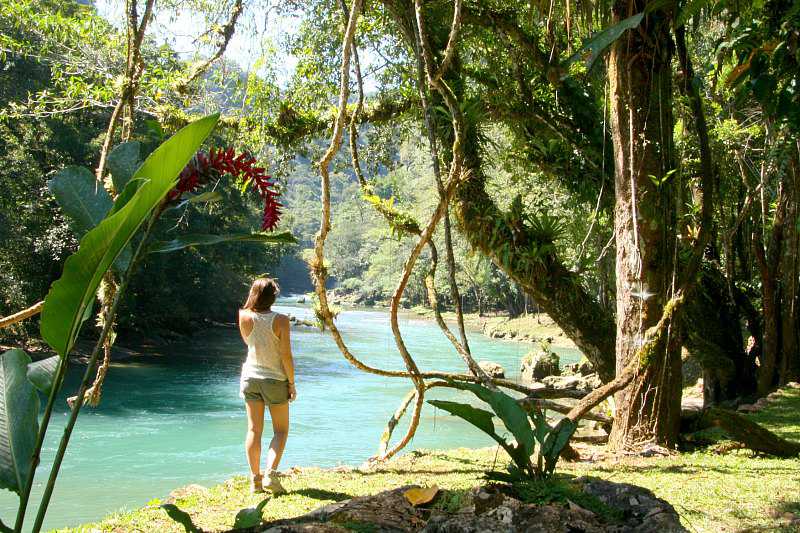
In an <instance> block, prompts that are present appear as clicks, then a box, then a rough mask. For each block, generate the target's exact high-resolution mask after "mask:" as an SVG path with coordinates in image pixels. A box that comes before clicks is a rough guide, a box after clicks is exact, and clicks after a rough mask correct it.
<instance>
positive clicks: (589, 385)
mask: <svg viewBox="0 0 800 533" xmlns="http://www.w3.org/2000/svg"><path fill="white" fill-rule="evenodd" d="M541 381H542V383H544V384H545V385H547V386H548V387H552V388H554V389H562V390H581V391H587V392H589V391H592V390H594V389H596V388H597V387H599V386H600V385H602V384H603V382H602V381H600V377H599V376H598V375H597V374H589V375H588V376H580V375H573V376H548V377H546V378H543V379H542V380H541Z"/></svg>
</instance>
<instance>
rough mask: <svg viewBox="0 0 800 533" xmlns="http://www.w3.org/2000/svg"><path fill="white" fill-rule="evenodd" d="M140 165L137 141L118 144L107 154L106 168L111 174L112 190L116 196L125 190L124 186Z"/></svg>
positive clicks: (139, 150)
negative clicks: (115, 192)
mask: <svg viewBox="0 0 800 533" xmlns="http://www.w3.org/2000/svg"><path fill="white" fill-rule="evenodd" d="M141 164H142V159H141V145H140V144H139V142H138V141H131V142H126V143H122V144H118V145H117V146H115V147H114V149H113V150H111V151H110V152H109V153H108V160H107V162H106V166H107V167H108V171H109V172H110V173H111V180H112V181H113V182H114V189H115V190H116V191H117V194H119V193H120V192H122V191H123V190H124V189H125V185H127V184H128V181H129V180H130V179H131V176H133V175H134V174H135V173H136V169H138V168H139V167H140V166H141Z"/></svg>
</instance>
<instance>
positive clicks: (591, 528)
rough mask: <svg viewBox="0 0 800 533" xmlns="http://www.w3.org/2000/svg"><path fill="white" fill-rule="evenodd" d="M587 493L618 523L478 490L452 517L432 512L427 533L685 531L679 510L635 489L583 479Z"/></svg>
mask: <svg viewBox="0 0 800 533" xmlns="http://www.w3.org/2000/svg"><path fill="white" fill-rule="evenodd" d="M576 483H577V485H578V486H580V487H581V488H582V490H583V492H584V493H586V494H589V495H591V496H594V497H595V498H596V499H597V500H598V501H600V502H601V503H602V504H604V506H606V507H608V508H609V510H611V511H612V512H613V513H614V515H616V516H618V517H619V518H618V519H616V520H615V519H612V518H610V517H608V516H605V517H604V516H600V515H598V514H596V513H594V512H592V511H590V510H589V509H585V508H583V507H581V506H580V505H578V504H577V503H575V502H573V501H571V500H567V502H566V504H561V503H554V504H548V505H539V504H535V503H524V502H521V501H520V500H517V499H516V498H512V497H510V496H507V495H504V494H503V493H501V492H499V491H497V490H496V489H494V490H493V489H491V488H479V489H477V490H476V491H475V492H474V493H473V494H474V495H473V504H472V506H471V507H468V508H465V509H463V510H462V511H461V512H458V513H454V514H447V513H434V514H433V515H432V516H431V518H430V519H429V520H428V523H427V525H426V526H425V529H423V530H422V531H424V532H426V533H470V532H474V533H479V532H481V533H483V532H487V533H500V532H502V533H516V532H523V531H524V532H532V533H540V532H541V533H551V532H552V533H572V532H575V531H581V532H585V533H600V532H616V533H623V532H625V533H628V532H630V533H633V532H643V533H656V532H664V533H678V532H685V531H686V529H685V528H684V527H683V526H682V525H681V523H680V520H679V518H678V514H677V513H676V512H675V509H674V508H673V507H672V506H671V505H670V504H669V503H667V502H665V501H664V500H660V499H658V498H656V497H655V496H654V495H653V493H652V492H650V491H649V490H647V489H644V488H641V487H637V486H635V485H628V484H620V483H613V482H611V481H605V480H599V479H591V478H579V479H578V480H576Z"/></svg>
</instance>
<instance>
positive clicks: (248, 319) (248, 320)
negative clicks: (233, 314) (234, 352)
mask: <svg viewBox="0 0 800 533" xmlns="http://www.w3.org/2000/svg"><path fill="white" fill-rule="evenodd" d="M252 332H253V317H252V316H250V313H248V312H247V311H245V310H244V309H239V333H240V334H241V335H242V340H243V341H244V343H245V344H247V337H249V336H250V334H251V333H252Z"/></svg>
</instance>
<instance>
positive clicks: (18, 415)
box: [0, 349, 39, 494]
mask: <svg viewBox="0 0 800 533" xmlns="http://www.w3.org/2000/svg"><path fill="white" fill-rule="evenodd" d="M30 362H31V358H30V357H29V356H28V354H26V353H25V352H23V351H22V350H18V349H14V350H9V351H7V352H5V353H4V354H3V355H2V356H0V488H3V489H8V490H11V491H14V492H16V493H17V494H19V493H20V491H21V490H22V489H23V487H25V484H26V482H27V480H28V471H29V468H30V464H31V459H32V458H33V450H34V448H35V447H36V432H37V430H38V428H39V423H38V416H39V397H38V396H37V395H36V391H35V390H34V388H33V384H31V382H30V381H28V375H27V374H28V365H29V364H30Z"/></svg>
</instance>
